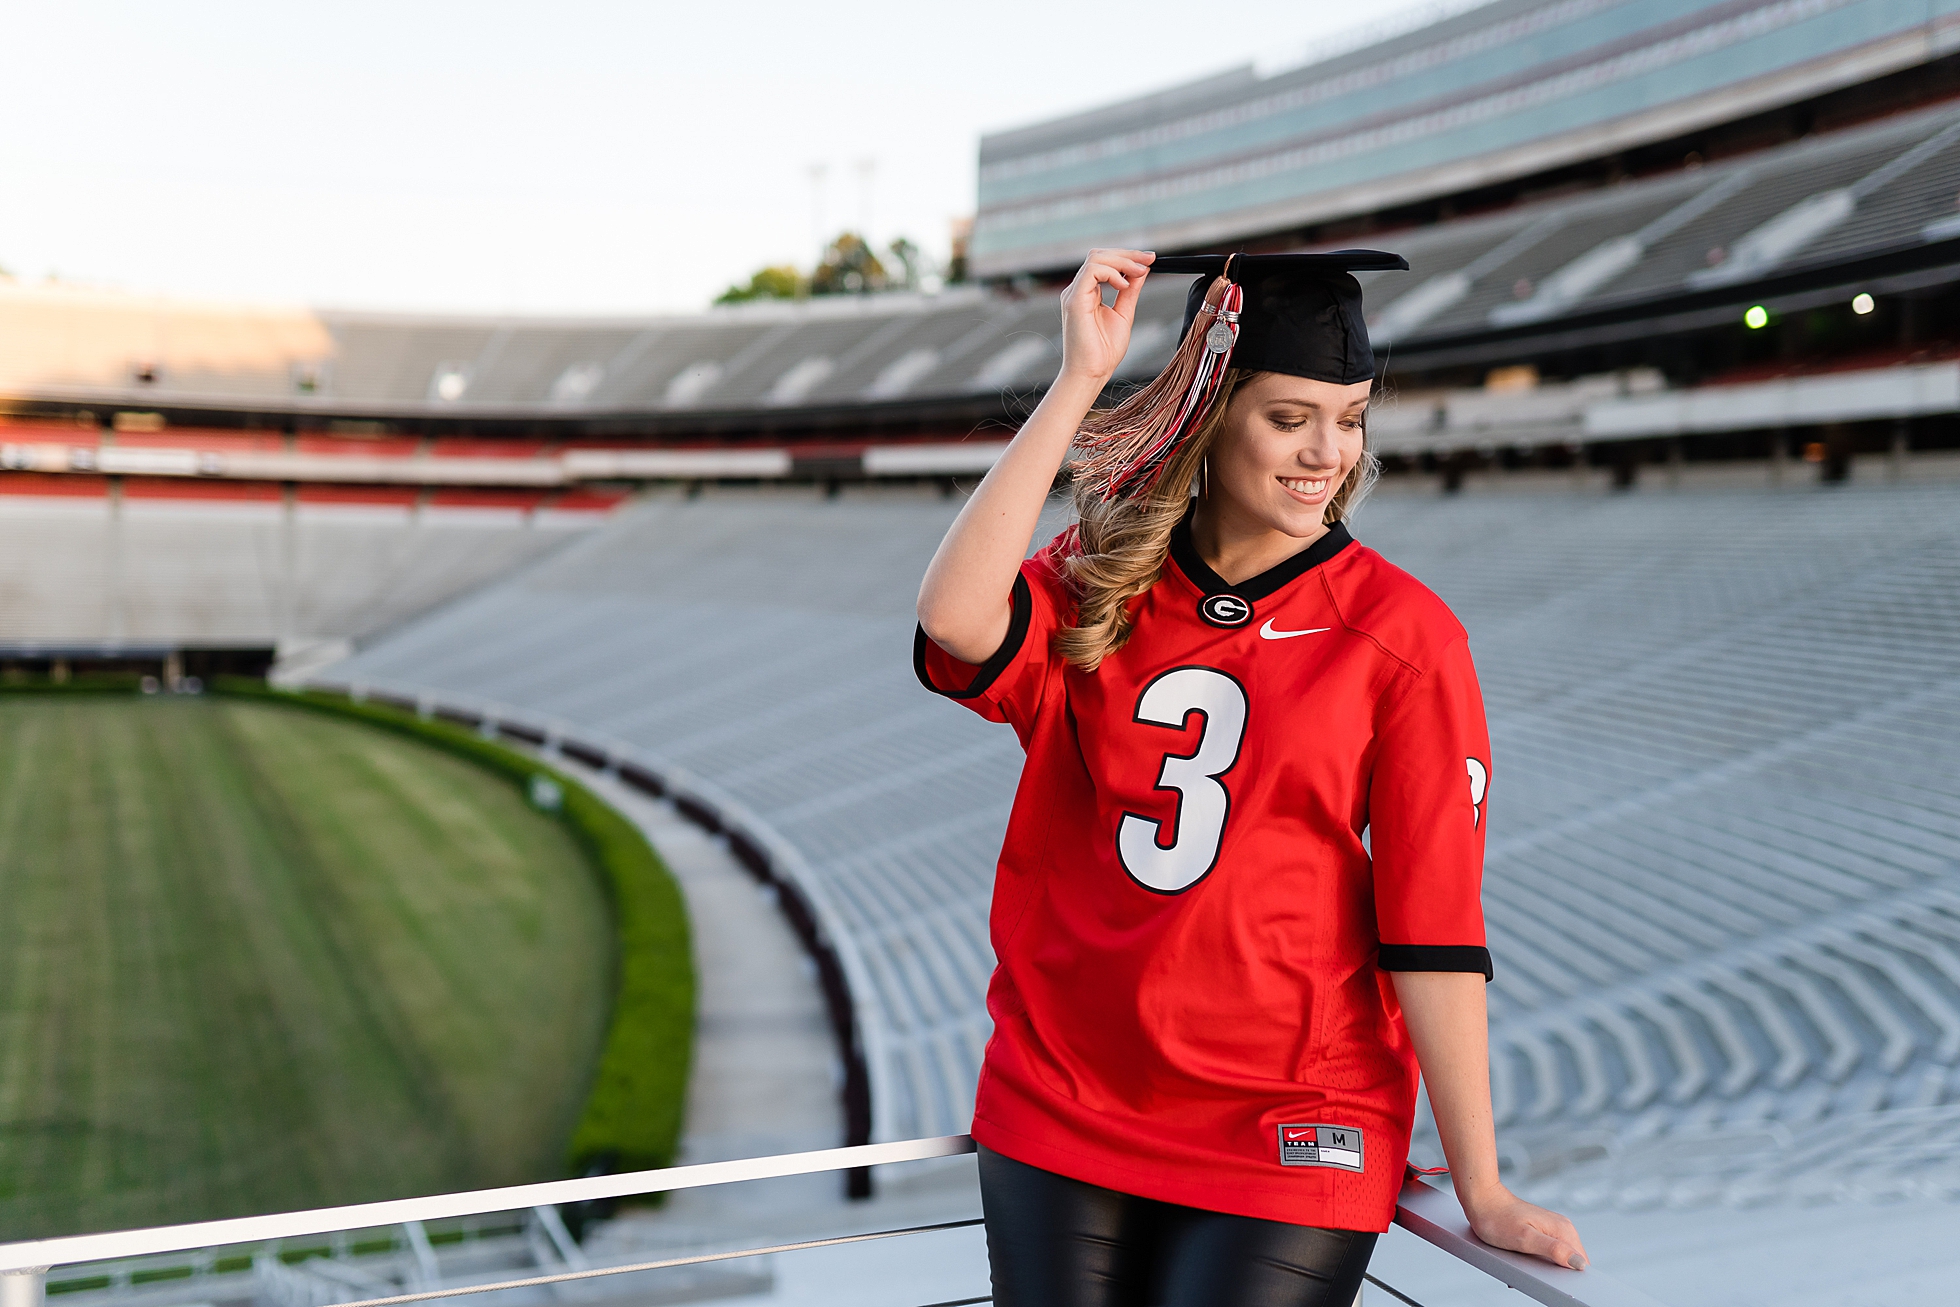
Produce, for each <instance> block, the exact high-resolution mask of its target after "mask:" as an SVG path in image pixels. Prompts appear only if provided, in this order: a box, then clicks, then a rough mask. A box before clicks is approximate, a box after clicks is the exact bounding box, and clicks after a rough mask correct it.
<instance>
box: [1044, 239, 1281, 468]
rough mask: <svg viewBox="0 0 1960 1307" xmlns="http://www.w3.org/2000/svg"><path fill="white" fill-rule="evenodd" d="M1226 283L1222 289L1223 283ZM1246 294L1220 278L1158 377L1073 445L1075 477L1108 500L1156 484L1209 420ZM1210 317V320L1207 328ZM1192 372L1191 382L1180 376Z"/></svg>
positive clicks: (1234, 344) (1086, 425) (1226, 366)
mask: <svg viewBox="0 0 1960 1307" xmlns="http://www.w3.org/2000/svg"><path fill="white" fill-rule="evenodd" d="M1220 283H1222V287H1223V289H1222V293H1221V286H1220ZM1244 303H1245V291H1244V290H1243V288H1241V287H1240V286H1239V285H1238V284H1237V283H1236V282H1229V281H1226V280H1225V279H1224V278H1223V277H1220V278H1219V279H1218V281H1217V282H1215V283H1213V285H1212V287H1211V289H1210V291H1209V293H1207V295H1206V296H1205V306H1204V308H1203V309H1202V310H1200V312H1199V314H1198V317H1197V320H1196V321H1194V322H1193V323H1192V324H1191V330H1190V331H1189V332H1188V333H1186V337H1185V340H1184V341H1183V342H1181V343H1180V345H1179V348H1178V351H1177V354H1176V355H1174V356H1173V357H1172V359H1171V361H1170V363H1169V364H1168V365H1167V366H1166V367H1165V369H1164V371H1163V373H1162V374H1161V375H1160V376H1159V377H1158V379H1157V380H1156V381H1153V382H1152V383H1151V384H1150V385H1148V386H1146V387H1144V389H1143V390H1141V391H1139V392H1138V393H1137V394H1136V395H1134V396H1132V397H1131V398H1130V399H1129V400H1127V401H1125V402H1124V403H1123V404H1121V405H1119V406H1118V407H1117V408H1116V410H1115V411H1114V412H1111V413H1109V414H1108V415H1107V417H1106V419H1105V420H1104V421H1103V422H1096V423H1093V425H1094V426H1097V427H1100V428H1101V429H1100V430H1093V431H1092V430H1090V429H1089V428H1090V426H1091V425H1092V424H1088V423H1085V424H1084V431H1083V433H1082V434H1081V435H1080V436H1079V437H1078V438H1077V441H1076V446H1077V448H1078V449H1079V450H1080V451H1081V456H1080V457H1079V458H1078V459H1077V460H1076V463H1075V476H1076V477H1077V479H1078V480H1081V481H1083V482H1084V483H1085V484H1086V485H1087V486H1088V487H1090V488H1091V489H1092V490H1093V491H1094V492H1095V493H1096V494H1097V496H1098V497H1099V498H1100V499H1101V500H1103V501H1104V502H1107V501H1109V500H1111V499H1115V498H1118V497H1119V496H1120V497H1128V498H1137V497H1141V496H1144V495H1148V494H1149V493H1150V492H1151V491H1152V490H1154V489H1156V487H1157V483H1158V481H1159V480H1160V479H1161V478H1162V477H1163V473H1164V467H1165V465H1166V464H1167V463H1169V461H1170V457H1171V455H1172V453H1174V452H1175V451H1176V449H1177V447H1178V446H1179V445H1180V444H1182V443H1183V442H1184V440H1186V439H1187V438H1188V437H1189V436H1190V435H1191V433H1193V432H1194V431H1196V430H1198V428H1199V427H1201V426H1203V425H1204V421H1205V418H1206V417H1207V416H1209V415H1210V413H1211V408H1212V404H1213V403H1214V402H1216V400H1217V399H1218V392H1219V388H1220V386H1221V385H1222V383H1223V382H1224V379H1225V370H1226V369H1227V368H1228V367H1230V366H1231V361H1232V350H1233V348H1234V347H1235V346H1236V345H1237V344H1238V340H1239V311H1240V308H1241V307H1242V306H1243V304H1244ZM1207 318H1209V320H1210V321H1209V325H1207V321H1206V320H1207ZM1185 372H1188V373H1189V380H1188V382H1181V381H1180V374H1181V373H1185Z"/></svg>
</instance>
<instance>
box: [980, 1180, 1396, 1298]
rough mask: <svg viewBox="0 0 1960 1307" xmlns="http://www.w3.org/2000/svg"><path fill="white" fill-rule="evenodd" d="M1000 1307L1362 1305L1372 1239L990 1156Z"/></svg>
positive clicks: (989, 1207)
mask: <svg viewBox="0 0 1960 1307" xmlns="http://www.w3.org/2000/svg"><path fill="white" fill-rule="evenodd" d="M980 1202H981V1207H982V1210H983V1211H984V1212H985V1213H986V1217H987V1259H988V1261H989V1262H990V1263H991V1264H992V1267H993V1281H994V1302H995V1304H996V1305H997V1307H1201V1305H1202V1307H1350V1304H1352V1303H1353V1302H1354V1295H1355V1292H1356V1290H1358V1289H1359V1288H1360V1287H1361V1275H1362V1272H1364V1271H1366V1270H1367V1269H1368V1257H1369V1255H1370V1254H1371V1253H1373V1252H1374V1250H1375V1238H1376V1236H1375V1235H1374V1234H1372V1233H1369V1232H1366V1231H1361V1230H1322V1229H1318V1228H1315V1227H1314V1226H1309V1225H1287V1224H1285V1223H1284V1222H1281V1221H1262V1220H1259V1219H1257V1218H1255V1217H1250V1216H1229V1215H1227V1214H1225V1213H1223V1212H1207V1211H1203V1210H1200V1209H1199V1208H1196V1207H1180V1206H1178V1205H1177V1204H1175V1203H1163V1202H1158V1201H1156V1200H1154V1199H1150V1198H1137V1197H1134V1196H1133V1195H1130V1194H1122V1193H1117V1192H1115V1191H1114V1190H1111V1189H1102V1188H1098V1187H1097V1186H1095V1185H1092V1184H1085V1183H1083V1182H1082V1181H1080V1180H1071V1179H1068V1178H1067V1177H1065V1176H1059V1175H1056V1174H1054V1173H1053V1172H1051V1171H1043V1170H1041V1169H1039V1168H1038V1167H1033V1166H1028V1165H1026V1164H1025V1163H1022V1162H1016V1161H1014V1160H1013V1159H1011V1158H1006V1157H1002V1156H1001V1155H1000V1154H999V1153H996V1152H993V1151H991V1150H990V1149H986V1148H982V1149H981V1150H980Z"/></svg>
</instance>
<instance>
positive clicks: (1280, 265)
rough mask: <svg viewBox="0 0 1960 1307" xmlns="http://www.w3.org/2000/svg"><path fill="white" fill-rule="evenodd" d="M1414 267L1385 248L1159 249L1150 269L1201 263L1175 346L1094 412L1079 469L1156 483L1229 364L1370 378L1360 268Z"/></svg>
mask: <svg viewBox="0 0 1960 1307" xmlns="http://www.w3.org/2000/svg"><path fill="white" fill-rule="evenodd" d="M1408 266H1409V264H1408V260H1406V259H1404V258H1403V257H1402V256H1401V255H1399V254H1388V253H1385V252H1384V251H1381V250H1333V251H1331V252H1328V253H1325V254H1181V255H1166V256H1163V257H1161V258H1159V259H1157V260H1156V261H1155V262H1154V263H1152V264H1151V266H1150V271H1151V272H1152V273H1180V272H1195V273H1198V274H1200V275H1199V277H1198V279H1197V281H1195V282H1194V283H1192V286H1191V291H1190V294H1189V295H1187V296H1186V297H1185V303H1184V328H1183V330H1182V331H1181V332H1180V333H1179V341H1180V343H1179V345H1178V349H1177V353H1176V354H1174V355H1173V356H1172V357H1171V361H1170V363H1169V364H1168V365H1166V367H1165V368H1164V370H1163V372H1162V373H1160V374H1159V375H1158V377H1157V379H1156V380H1155V381H1153V382H1151V383H1150V384H1149V385H1147V386H1145V387H1144V388H1143V389H1142V390H1140V391H1138V392H1137V393H1136V394H1135V395H1133V396H1131V397H1130V398H1129V399H1127V400H1125V401H1124V402H1123V403H1122V404H1120V405H1119V406H1118V407H1117V408H1116V409H1115V410H1114V411H1112V412H1110V413H1108V414H1106V415H1104V414H1092V415H1091V420H1090V421H1089V422H1087V423H1085V424H1084V425H1083V430H1082V432H1081V434H1080V435H1079V436H1078V437H1077V440H1076V444H1077V447H1078V448H1079V449H1080V450H1081V457H1079V458H1078V459H1077V460H1076V463H1075V465H1074V467H1075V475H1076V477H1077V478H1079V479H1082V480H1084V481H1085V482H1086V483H1087V484H1088V485H1090V486H1091V487H1094V488H1095V489H1096V490H1097V492H1098V493H1099V495H1100V497H1101V498H1102V499H1104V500H1108V499H1114V498H1117V497H1119V496H1120V497H1135V496H1141V495H1145V494H1148V493H1150V491H1151V490H1152V489H1154V488H1155V486H1156V484H1157V482H1158V480H1159V479H1161V477H1162V475H1163V470H1164V466H1165V464H1166V463H1168V462H1169V460H1170V456H1171V454H1172V453H1173V452H1174V451H1175V450H1176V449H1177V447H1178V445H1179V444H1180V443H1182V442H1183V441H1184V439H1185V438H1186V437H1187V436H1189V435H1190V434H1191V433H1192V432H1194V431H1196V430H1197V429H1198V428H1199V427H1200V426H1201V425H1203V423H1204V421H1205V418H1206V417H1207V416H1208V415H1209V414H1210V412H1211V409H1212V405H1213V402H1214V401H1215V400H1216V399H1217V398H1218V393H1219V391H1220V389H1221V388H1222V384H1223V381H1224V377H1225V372H1226V370H1227V369H1228V368H1238V369H1240V370H1241V371H1246V372H1284V373H1287V374H1289V375H1291V376H1296V377H1307V378H1309V379H1311V380H1314V381H1328V382H1332V383H1333V384H1335V385H1337V386H1348V385H1354V384H1356V383H1358V382H1362V381H1372V380H1373V379H1374V375H1375V352H1374V350H1373V349H1372V348H1370V346H1369V344H1368V324H1367V322H1366V321H1365V320H1364V319H1363V318H1362V316H1361V283H1359V282H1357V281H1356V280H1355V279H1354V274H1355V273H1357V272H1390V271H1406V270H1407V268H1408Z"/></svg>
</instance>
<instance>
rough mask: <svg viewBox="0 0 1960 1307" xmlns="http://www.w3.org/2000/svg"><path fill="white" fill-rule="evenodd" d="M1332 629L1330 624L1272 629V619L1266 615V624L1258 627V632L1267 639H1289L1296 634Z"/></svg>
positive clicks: (1317, 633)
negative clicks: (1303, 627)
mask: <svg viewBox="0 0 1960 1307" xmlns="http://www.w3.org/2000/svg"><path fill="white" fill-rule="evenodd" d="M1333 629H1334V628H1333V627H1331V626H1316V627H1312V628H1310V629H1308V630H1305V631H1275V630H1274V629H1273V619H1272V618H1270V617H1268V618H1267V619H1266V624H1265V625H1264V626H1262V627H1260V628H1259V634H1260V636H1261V637H1262V638H1264V639H1267V640H1291V639H1292V638H1293V637H1294V636H1296V635H1319V634H1320V633H1321V632H1322V631H1331V630H1333Z"/></svg>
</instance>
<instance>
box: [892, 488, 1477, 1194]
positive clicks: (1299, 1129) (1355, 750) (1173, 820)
mask: <svg viewBox="0 0 1960 1307" xmlns="http://www.w3.org/2000/svg"><path fill="white" fill-rule="evenodd" d="M1071 608H1072V605H1071V600H1070V598H1069V595H1068V590H1067V587H1066V584H1065V583H1064V581H1063V578H1062V574H1061V572H1060V568H1059V565H1058V562H1057V560H1056V557H1055V554H1054V547H1053V546H1051V547H1050V548H1049V549H1047V550H1044V551H1043V552H1041V553H1039V554H1037V555H1036V556H1035V557H1033V558H1032V559H1030V560H1028V562H1027V563H1026V564H1024V565H1023V567H1022V570H1021V576H1020V578H1019V580H1018V581H1017V583H1016V585H1015V588H1014V617H1013V621H1012V624H1011V627H1010V630H1009V633H1008V636H1007V640H1006V641H1005V643H1004V644H1003V646H1002V648H1001V649H1000V651H999V652H998V653H996V654H995V656H994V657H993V658H991V659H989V660H988V662H987V663H986V664H985V665H983V666H981V667H973V666H971V665H968V664H966V663H962V662H960V661H959V660H957V659H955V658H953V657H951V656H950V655H948V654H947V653H946V652H945V651H944V650H942V649H940V648H939V647H938V646H937V645H935V644H933V643H932V642H931V641H930V640H928V639H926V638H925V636H924V634H923V633H921V634H920V635H919V637H918V643H917V649H916V663H917V667H918V671H919V676H920V679H921V680H922V681H924V682H925V684H926V685H927V687H928V688H930V689H932V690H934V691H935V692H937V693H941V694H945V695H948V696H949V697H952V698H955V699H957V700H958V701H960V702H962V703H964V704H966V705H967V706H968V707H969V708H972V709H973V710H974V711H975V712H978V713H980V714H981V715H982V716H983V717H986V718H988V719H989V720H992V721H997V722H1005V723H1007V724H1009V725H1011V726H1012V727H1013V728H1014V730H1015V731H1016V732H1017V733H1018V735H1019V736H1020V740H1021V743H1022V746H1023V747H1024V748H1025V749H1026V751H1027V762H1026V764H1025V766H1024V768H1023V771H1022V775H1021V781H1020V786H1019V789H1018V791H1017V793H1016V795H1015V800H1014V808H1013V814H1012V816H1011V817H1010V819H1009V822H1008V829H1007V836H1006V839H1005V842H1004V844H1003V846H1002V849H1001V855H1000V863H999V870H998V874H997V877H996V880H995V888H994V899H993V908H992V916H991V921H990V929H991V933H992V939H993V946H994V951H995V955H996V956H997V958H998V959H999V963H998V966H997V968H996V970H995V972H994V976H993V980H992V983H991V985H990V986H989V990H988V997H987V1006H988V1011H989V1012H990V1014H991V1015H992V1017H993V1019H994V1035H993V1038H992V1040H991V1041H990V1042H989V1044H988V1047H987V1053H986V1057H985V1060H984V1064H983V1066H982V1068H981V1073H980V1084H979V1088H978V1093H977V1098H976V1104H975V1110H974V1122H973V1135H974V1137H975V1138H976V1139H977V1140H979V1141H980V1142H981V1143H983V1144H985V1145H986V1146H987V1147H989V1148H992V1149H994V1150H995V1151H996V1152H999V1153H1001V1154H1003V1155H1005V1156H1007V1157H1011V1158H1014V1159H1015V1160H1017V1161H1021V1162H1025V1163H1027V1164H1029V1165H1032V1166H1038V1167H1042V1168H1044V1169H1046V1170H1050V1171H1054V1172H1057V1173H1059V1174H1062V1175H1067V1176H1072V1177H1074V1178H1076V1179H1079V1180H1084V1181H1087V1182H1089V1183H1091V1184H1097V1185H1102V1186H1104V1187H1106V1188H1110V1189H1116V1190H1119V1191H1122V1192H1125V1193H1131V1194H1136V1195H1139V1196H1142V1197H1146V1198H1155V1199H1159V1200H1162V1201H1165V1202H1171V1203H1179V1204H1183V1205H1185V1206H1191V1207H1201V1208H1206V1209H1209V1210H1213V1211H1220V1212H1232V1213H1237V1214H1240V1215H1245V1216H1254V1217H1260V1218H1264V1219H1268V1220H1279V1221H1288V1222H1293V1223H1296V1224H1301V1225H1318V1226H1329V1227H1334V1228H1342V1229H1354V1230H1383V1229H1386V1228H1387V1226H1388V1222H1389V1219H1390V1217H1391V1216H1392V1215H1393V1213H1394V1207H1395V1195H1396V1193H1397V1191H1398V1189H1399V1188H1400V1186H1401V1182H1402V1175H1403V1166H1404V1163H1405V1161H1406V1159H1407V1155H1408V1144H1409V1133H1410V1129H1411V1126H1412V1124H1413V1121H1414V1114H1415V1092H1416V1076H1417V1072H1416V1064H1415V1057H1414V1054H1413V1051H1412V1050H1411V1048H1410V1046H1409V1040H1408V1035H1407V1032H1406V1030H1405V1028H1404V1026H1403V1022H1402V1018H1401V1013H1400V1009H1399V1008H1398V1006H1397V1004H1396V1001H1395V995H1394V991H1393V988H1392V985H1391V984H1390V981H1389V978H1388V976H1387V975H1386V974H1385V970H1398V969H1399V970H1431V971H1481V972H1483V973H1484V974H1485V975H1486V976H1488V975H1489V954H1488V952H1487V951H1486V950H1485V948H1484V927H1483V912H1482V907H1481V904H1480V902H1479V888H1480V881H1481V875H1482V864H1483V841H1484V820H1483V816H1484V800H1485V793H1484V791H1485V781H1486V779H1487V778H1488V775H1489V761H1490V745H1489V737H1488V734H1487V732H1486V729H1485V725H1484V716H1483V703H1482V697H1481V695H1480V693H1479V691H1478V688H1477V680H1476V673H1475V671H1474V669H1473V667H1472V665H1471V661H1470V654H1469V649H1468V643H1467V640H1466V637H1465V634H1464V631H1463V628H1462V626H1461V625H1460V624H1459V623H1458V622H1457V621H1456V619H1455V617H1454V616H1453V615H1452V614H1451V613H1450V611H1449V609H1448V608H1447V607H1445V606H1444V604H1443V603H1442V601H1441V600H1439V599H1438V598H1436V596H1435V595H1433V594H1431V593H1430V592H1429V591H1428V590H1427V589H1425V588H1424V587H1423V586H1422V585H1421V584H1420V583H1419V582H1417V581H1416V580H1415V579H1414V578H1412V577H1410V576H1409V575H1408V574H1406V573H1404V572H1402V571H1400V570H1399V569H1397V568H1395V567H1393V566H1391V565H1390V564H1388V563H1387V562H1386V561H1384V560H1383V559H1382V558H1381V557H1380V555H1378V554H1376V553H1375V552H1374V551H1373V550H1370V549H1367V548H1365V547H1363V546H1361V545H1359V544H1357V543H1355V542H1353V540H1352V539H1351V538H1350V537H1349V535H1348V533H1347V532H1346V530H1345V529H1344V528H1342V527H1340V526H1336V527H1334V528H1333V529H1332V530H1331V531H1330V532H1329V534H1328V535H1327V536H1325V537H1323V538H1322V539H1321V540H1320V541H1317V542H1316V543H1315V544H1314V546H1312V547H1311V548H1310V549H1308V550H1307V551H1305V552H1304V553H1302V554H1300V555H1298V556H1296V557H1295V558H1294V559H1291V560H1289V561H1288V562H1287V563H1284V564H1282V565H1281V566H1279V567H1277V568H1275V569H1273V570H1272V571H1270V572H1268V573H1265V574H1264V575H1263V576H1260V577H1255V578H1252V579H1251V580H1249V581H1245V582H1241V583H1239V584H1237V585H1228V584H1227V583H1225V582H1224V581H1223V580H1221V579H1220V578H1219V577H1218V576H1217V575H1216V574H1214V573H1213V572H1212V571H1211V569H1210V568H1209V567H1207V566H1206V565H1205V564H1204V562H1203V561H1202V559H1201V558H1199V556H1198V555H1197V553H1196V551H1195V550H1194V549H1193V548H1192V547H1191V542H1190V538H1189V532H1188V526H1186V527H1180V528H1179V531H1178V535H1177V537H1176V538H1175V540H1174V543H1173V548H1172V555H1171V561H1170V562H1168V563H1167V564H1166V565H1165V567H1164V570H1163V574H1162V575H1161V576H1160V577H1159V579H1158V581H1157V583H1156V584H1155V585H1153V586H1152V587H1151V588H1150V589H1149V590H1148V591H1147V592H1145V593H1144V594H1143V595H1141V596H1139V597H1138V598H1137V599H1136V600H1135V601H1133V613H1134V618H1135V624H1134V628H1133V634H1132V636H1131V638H1130V640H1129V642H1128V643H1127V644H1126V645H1125V646H1124V647H1123V648H1122V649H1121V650H1119V651H1118V652H1117V653H1115V654H1113V655H1111V656H1110V657H1109V658H1107V659H1105V660H1104V661H1103V663H1102V665H1101V667H1100V668H1098V669H1097V670H1096V671H1095V672H1093V673H1085V672H1082V671H1081V670H1079V669H1077V668H1075V667H1073V666H1071V665H1069V664H1067V663H1066V662H1065V661H1064V660H1063V659H1062V658H1061V657H1060V656H1059V655H1057V654H1056V653H1055V652H1054V650H1053V636H1054V634H1055V632H1056V630H1057V629H1058V628H1060V627H1061V626H1062V625H1064V624H1065V623H1066V622H1067V621H1068V620H1069V619H1070V617H1071V616H1072V612H1071ZM1306 1127H1315V1128H1316V1129H1315V1130H1312V1131H1306V1130H1305V1128H1306ZM1333 1132H1343V1133H1339V1134H1336V1133H1333ZM1335 1145H1339V1146H1335Z"/></svg>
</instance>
